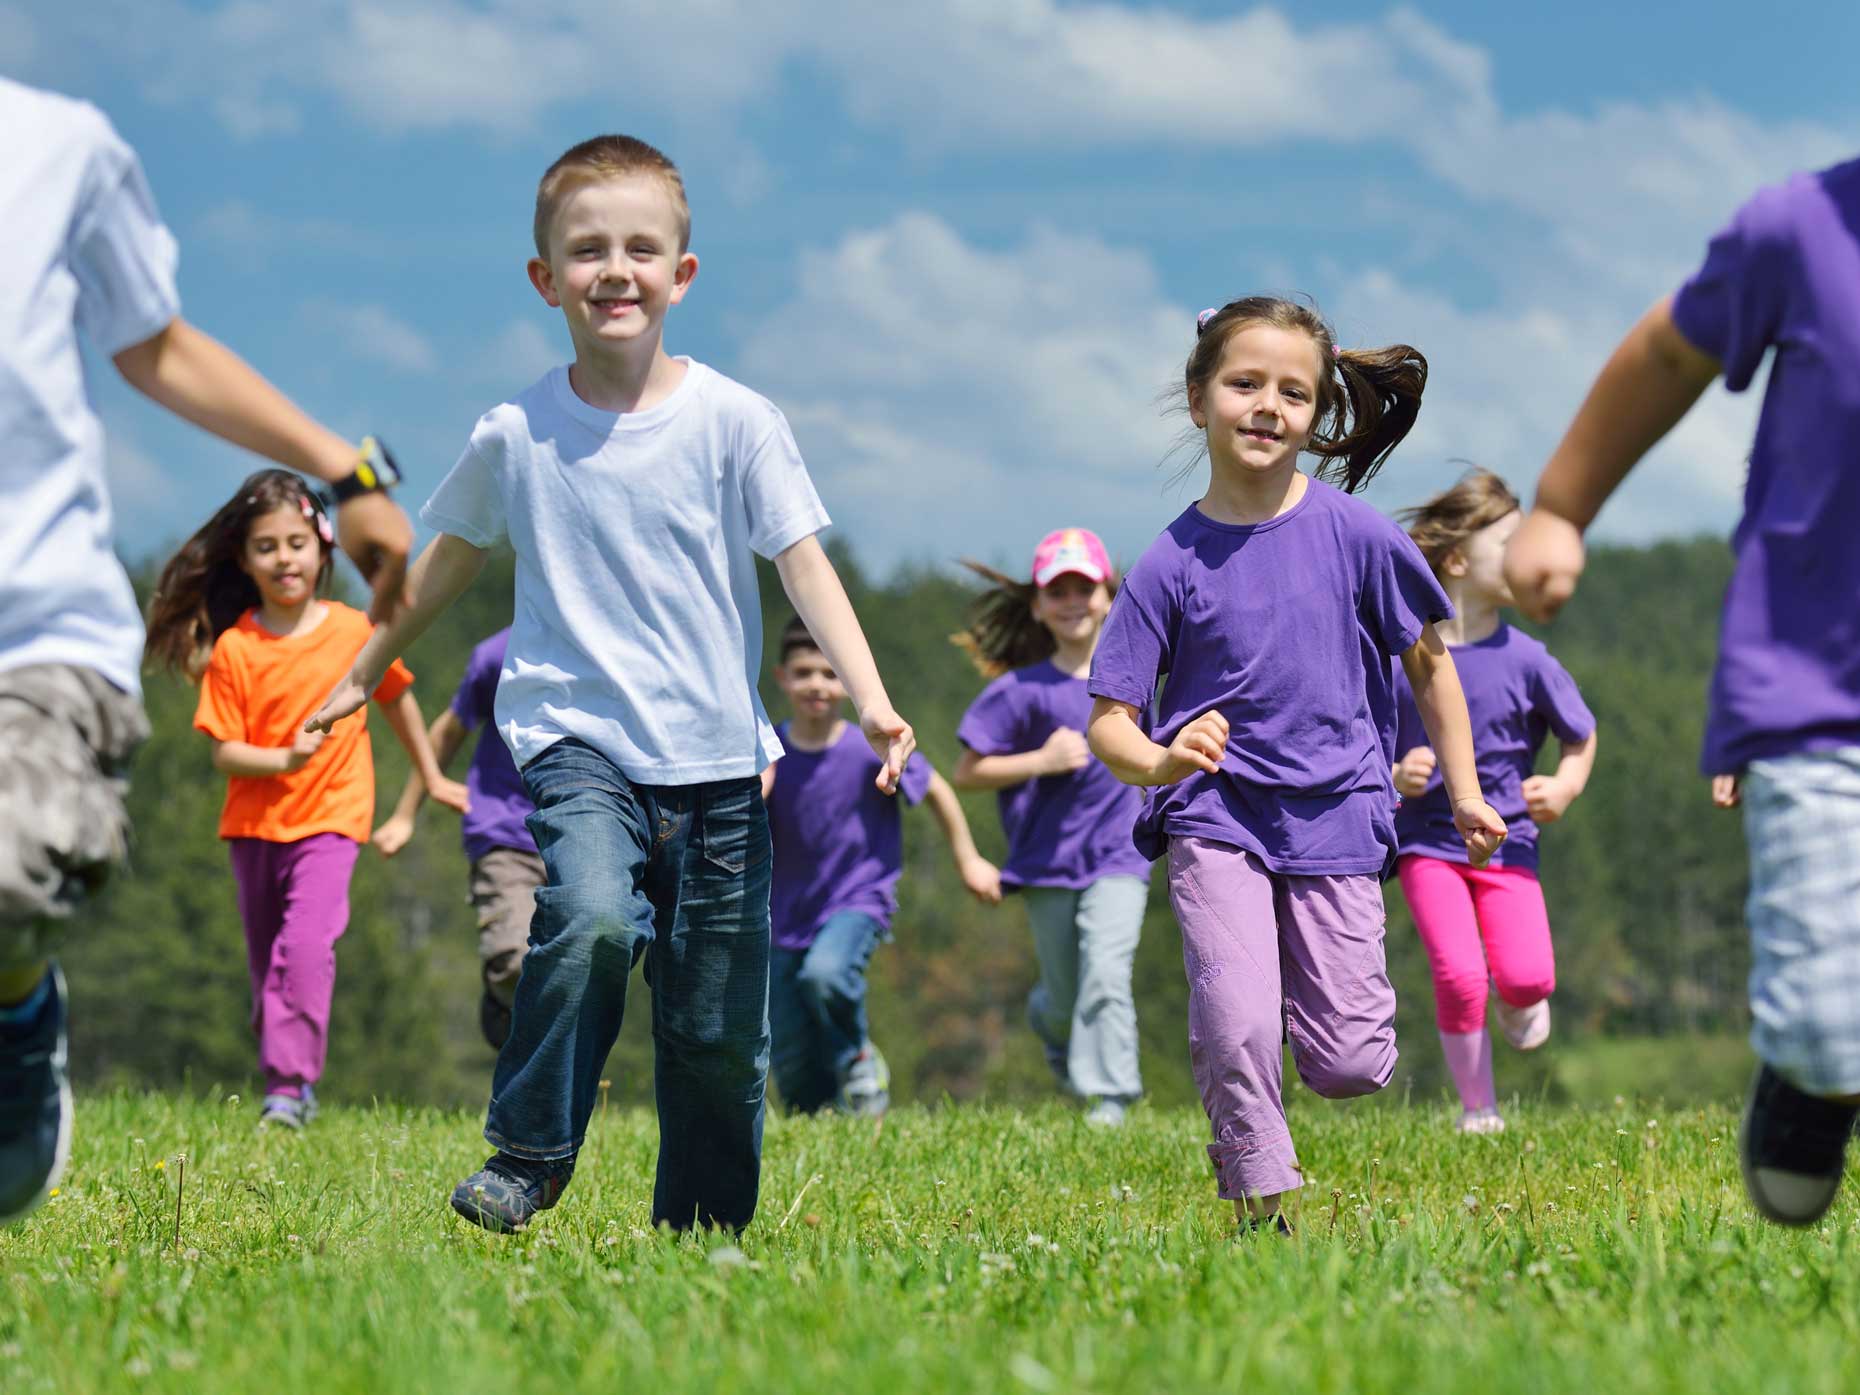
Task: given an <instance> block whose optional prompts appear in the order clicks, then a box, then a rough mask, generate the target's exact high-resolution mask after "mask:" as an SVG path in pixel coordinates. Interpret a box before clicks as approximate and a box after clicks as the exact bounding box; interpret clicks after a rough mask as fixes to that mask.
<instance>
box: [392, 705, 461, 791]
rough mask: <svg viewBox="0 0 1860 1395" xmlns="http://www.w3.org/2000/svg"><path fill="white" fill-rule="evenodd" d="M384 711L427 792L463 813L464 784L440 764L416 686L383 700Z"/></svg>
mask: <svg viewBox="0 0 1860 1395" xmlns="http://www.w3.org/2000/svg"><path fill="white" fill-rule="evenodd" d="M381 715H382V716H383V717H385V718H387V724H388V725H389V726H390V727H392V728H393V729H394V735H395V736H397V737H399V738H400V744H401V745H402V746H405V747H406V748H407V755H408V757H409V758H410V759H411V760H412V761H413V768H414V771H415V772H416V773H417V774H418V775H419V777H420V779H421V780H423V781H424V782H425V784H426V792H427V793H428V794H430V795H431V796H432V797H433V798H434V799H436V800H438V801H439V802H440V803H441V804H443V805H445V806H446V807H447V808H448V809H456V810H457V811H458V812H459V813H461V814H462V813H464V812H465V811H466V808H467V806H468V804H469V796H468V795H467V794H466V791H465V786H463V785H461V784H460V783H459V782H458V781H457V780H448V779H447V778H446V774H445V771H443V770H441V769H440V768H439V761H438V760H437V759H436V758H435V757H434V755H433V747H432V743H431V742H429V741H428V740H427V739H426V723H425V722H424V721H422V720H421V719H420V703H419V699H417V698H415V697H414V695H413V689H411V688H408V689H406V690H405V691H403V692H402V693H401V695H400V696H399V697H397V698H395V699H394V700H393V701H392V702H384V703H382V704H381Z"/></svg>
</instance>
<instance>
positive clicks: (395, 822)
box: [368, 814, 413, 857]
mask: <svg viewBox="0 0 1860 1395" xmlns="http://www.w3.org/2000/svg"><path fill="white" fill-rule="evenodd" d="M412 840H413V820H412V819H410V818H405V817H403V816H401V815H400V814H395V815H393V816H391V817H390V818H389V819H388V821H387V822H386V823H384V824H382V825H381V827H379V828H377V829H376V830H375V831H374V836H373V837H371V838H370V839H369V840H368V843H369V846H370V847H372V848H373V849H374V850H375V851H376V852H378V853H380V854H381V856H383V857H392V856H394V854H395V853H397V852H399V851H400V850H401V849H402V848H404V847H406V846H407V844H408V843H409V842H411V841H412Z"/></svg>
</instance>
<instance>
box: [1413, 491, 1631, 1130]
mask: <svg viewBox="0 0 1860 1395" xmlns="http://www.w3.org/2000/svg"><path fill="white" fill-rule="evenodd" d="M1403 518H1404V521H1405V522H1406V523H1407V525H1408V536H1409V537H1411V538H1412V539H1413V540H1414V543H1415V546H1416V547H1418V548H1420V550H1421V555H1422V556H1423V557H1425V558H1426V559H1427V562H1428V565H1429V566H1431V567H1432V568H1433V569H1434V576H1435V577H1436V578H1437V579H1438V580H1439V582H1440V584H1441V587H1442V588H1443V589H1444V590H1445V591H1446V593H1447V599H1448V600H1450V601H1451V602H1452V603H1453V610H1454V614H1453V617H1452V618H1451V619H1448V620H1443V621H1441V622H1440V623H1439V625H1438V626H1437V627H1436V628H1437V630H1438V633H1439V635H1440V637H1441V639H1442V640H1443V641H1445V643H1446V645H1447V647H1448V648H1449V649H1450V650H1452V652H1453V666H1454V668H1455V669H1457V670H1458V671H1459V676H1460V686H1461V687H1462V688H1463V689H1464V690H1465V693H1466V707H1467V711H1468V713H1469V715H1470V716H1471V718H1472V730H1473V754H1474V758H1475V761H1476V763H1477V766H1478V770H1479V788H1480V789H1481V790H1482V791H1483V792H1484V793H1485V797H1486V798H1487V799H1488V800H1490V801H1491V804H1492V807H1493V808H1494V809H1496V810H1497V811H1498V814H1499V817H1500V818H1502V819H1504V820H1505V827H1506V829H1507V830H1508V834H1509V836H1507V837H1506V839H1505V841H1504V844H1503V845H1502V846H1501V847H1500V848H1499V850H1498V851H1497V852H1496V853H1494V854H1493V856H1492V860H1491V861H1490V862H1489V863H1488V864H1487V865H1486V866H1484V867H1473V866H1470V865H1469V864H1468V862H1467V858H1466V845H1465V843H1464V842H1463V841H1462V840H1461V838H1460V836H1459V833H1458V831H1457V830H1456V829H1455V828H1454V826H1453V810H1452V808H1451V806H1450V805H1449V804H1448V803H1447V792H1446V787H1445V785H1444V783H1443V782H1442V781H1441V780H1440V778H1439V776H1438V774H1437V772H1436V770H1435V762H1434V750H1433V747H1432V746H1430V745H1429V744H1428V742H1427V733H1426V731H1425V730H1423V729H1422V726H1421V714H1420V711H1419V710H1418V709H1417V708H1416V706H1415V702H1414V691H1413V689H1412V688H1410V687H1409V685H1408V677H1407V675H1406V674H1405V673H1403V672H1401V670H1400V668H1399V666H1398V667H1397V668H1396V669H1395V671H1394V674H1395V700H1396V730H1395V751H1396V753H1398V754H1399V755H1400V759H1399V760H1398V761H1397V762H1396V764H1395V769H1394V775H1395V791H1396V793H1397V794H1399V795H1400V796H1401V797H1402V802H1401V805H1400V807H1398V808H1397V809H1396V811H1395V836H1396V839H1397V840H1398V842H1399V845H1400V846H1399V858H1398V860H1397V861H1396V864H1395V870H1396V874H1397V875H1398V876H1399V877H1400V878H1401V888H1402V893H1403V895H1405V896H1406V897H1407V898H1408V908H1409V910H1410V911H1412V912H1413V914H1414V924H1415V929H1416V931H1417V932H1418V933H1419V934H1420V937H1421V943H1422V945H1423V946H1424V947H1425V949H1426V950H1427V963H1428V967H1429V969H1430V970H1431V971H1432V973H1433V979H1434V1018H1435V1025H1436V1026H1437V1027H1438V1029H1439V1032H1440V1046H1441V1050H1442V1051H1443V1052H1444V1053H1445V1055H1446V1058H1447V1069H1448V1070H1449V1072H1451V1074H1452V1076H1453V1083H1454V1085H1455V1086H1456V1087H1457V1089H1458V1090H1459V1095H1460V1118H1459V1125H1458V1127H1459V1130H1460V1132H1462V1133H1499V1132H1502V1131H1503V1130H1504V1127H1505V1120H1504V1116H1503V1115H1501V1114H1500V1113H1499V1112H1498V1091H1497V1087H1496V1086H1495V1084H1494V1082H1493V1079H1492V1039H1491V1038H1490V1037H1489V1036H1488V1035H1487V1034H1486V1029H1485V1009H1486V995H1487V991H1488V988H1489V989H1490V990H1491V991H1492V992H1493V994H1494V995H1495V998H1496V1001H1495V1003H1494V1006H1495V1008H1496V1014H1497V1017H1498V1023H1499V1027H1500V1029H1501V1030H1502V1031H1503V1032H1504V1034H1505V1039H1506V1040H1507V1041H1509V1042H1510V1043H1511V1044H1512V1045H1513V1046H1514V1047H1516V1048H1517V1049H1518V1050H1520V1051H1532V1050H1535V1049H1536V1048H1537V1047H1539V1046H1542V1045H1543V1044H1544V1042H1545V1041H1546V1040H1548V1039H1549V1036H1550V994H1551V993H1552V992H1553V991H1555V988H1556V956H1555V953H1554V952H1553V950H1552V948H1551V944H1550V916H1549V912H1548V911H1547V910H1546V908H1545V906H1544V893H1543V887H1542V886H1540V885H1539V884H1538V881H1537V826H1538V825H1539V824H1544V823H1554V822H1556V821H1557V820H1558V819H1560V818H1562V817H1563V815H1564V814H1565V813H1566V812H1567V811H1568V809H1569V806H1570V805H1571V803H1573V802H1574V801H1575V799H1576V798H1577V796H1579V795H1580V794H1581V793H1582V791H1583V789H1584V788H1585V787H1586V786H1587V784H1588V782H1589V773H1590V771H1591V770H1592V769H1593V768H1594V765H1595V718H1594V717H1593V716H1592V715H1591V714H1590V712H1589V709H1588V706H1587V705H1586V704H1585V703H1584V702H1583V700H1582V694H1581V693H1579V692H1578V691H1577V690H1576V683H1575V680H1574V679H1572V678H1571V677H1570V676H1569V674H1568V673H1567V672H1565V671H1564V668H1563V666H1562V665H1561V664H1559V663H1558V662H1557V661H1556V660H1555V659H1553V658H1552V657H1551V656H1550V651H1549V650H1547V649H1545V648H1544V646H1543V645H1542V644H1540V643H1539V642H1538V641H1537V640H1535V639H1532V638H1531V637H1530V636H1529V635H1527V634H1524V633H1522V632H1521V631H1519V630H1516V629H1513V628H1512V627H1511V626H1510V625H1507V624H1505V623H1504V621H1503V620H1502V619H1501V618H1500V616H1499V610H1500V608H1501V607H1503V606H1506V605H1509V604H1510V603H1511V591H1510V588H1509V587H1507V586H1506V585H1505V577H1504V570H1503V567H1504V557H1505V544H1506V543H1507V542H1508V541H1509V540H1510V538H1511V535H1512V534H1513V533H1514V532H1516V531H1517V528H1518V525H1519V523H1520V522H1522V521H1523V520H1522V517H1521V516H1520V514H1519V512H1518V499H1517V496H1516V495H1514V494H1513V493H1512V492H1511V490H1510V489H1509V488H1507V487H1506V485H1505V482H1504V481H1503V480H1501V479H1500V478H1499V477H1498V476H1497V475H1495V474H1493V473H1492V472H1491V471H1490V470H1479V469H1475V470H1473V471H1471V472H1470V473H1468V474H1467V475H1466V476H1465V478H1463V479H1461V480H1460V482H1459V483H1458V484H1456V485H1454V486H1453V488H1451V489H1449V490H1446V491H1445V492H1443V493H1441V494H1437V495H1435V496H1434V497H1433V498H1432V499H1429V500H1428V501H1427V502H1426V503H1425V504H1422V505H1420V506H1419V507H1418V508H1413V509H1409V510H1407V512H1406V513H1405V514H1404V515H1403ZM1552 731H1554V732H1555V733H1556V735H1557V738H1558V739H1559V740H1560V741H1561V742H1562V743H1563V753H1562V758H1561V760H1560V761H1559V762H1558V764H1557V768H1556V771H1555V773H1554V774H1550V775H1539V774H1536V773H1535V771H1536V764H1537V752H1538V749H1539V748H1540V747H1541V746H1542V745H1543V744H1544V740H1545V738H1546V737H1547V736H1548V735H1549V734H1550V733H1551V732H1552Z"/></svg>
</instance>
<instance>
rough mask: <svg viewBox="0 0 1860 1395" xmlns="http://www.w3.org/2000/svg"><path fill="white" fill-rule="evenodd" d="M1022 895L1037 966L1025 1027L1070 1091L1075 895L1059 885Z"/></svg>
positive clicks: (1073, 1086) (1076, 965)
mask: <svg viewBox="0 0 1860 1395" xmlns="http://www.w3.org/2000/svg"><path fill="white" fill-rule="evenodd" d="M1020 896H1021V899H1022V900H1023V901H1025V902H1026V904H1027V923H1028V924H1029V925H1030V926H1032V928H1033V955H1034V959H1035V961H1036V962H1037V963H1038V964H1039V966H1040V977H1039V980H1038V982H1036V983H1035V984H1034V985H1033V991H1032V992H1030V993H1029V994H1028V995H1027V1025H1028V1026H1030V1027H1032V1028H1033V1034H1034V1035H1035V1036H1036V1037H1038V1038H1039V1039H1040V1046H1041V1049H1042V1050H1044V1051H1045V1053H1046V1064H1047V1067H1048V1068H1049V1069H1050V1070H1051V1071H1052V1072H1053V1078H1054V1079H1055V1080H1057V1081H1058V1082H1059V1084H1060V1087H1061V1088H1062V1089H1066V1090H1074V1089H1076V1088H1077V1086H1076V1084H1075V1083H1074V1081H1073V1079H1072V1071H1071V1062H1070V1056H1071V1039H1072V1014H1073V1009H1074V1007H1075V1006H1076V1004H1077V1002H1078V991H1079V930H1078V905H1079V893H1078V892H1076V891H1073V890H1070V889H1069V888H1067V887H1063V886H1030V887H1026V888H1023V889H1022V891H1021V893H1020Z"/></svg>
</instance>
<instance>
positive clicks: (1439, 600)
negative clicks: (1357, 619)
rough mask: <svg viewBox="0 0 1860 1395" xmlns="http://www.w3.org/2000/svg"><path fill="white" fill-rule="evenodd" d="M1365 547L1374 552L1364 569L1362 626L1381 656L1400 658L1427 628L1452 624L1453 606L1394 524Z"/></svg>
mask: <svg viewBox="0 0 1860 1395" xmlns="http://www.w3.org/2000/svg"><path fill="white" fill-rule="evenodd" d="M1384 521H1385V522H1386V520H1384ZM1365 541H1366V544H1367V545H1368V546H1369V547H1371V548H1372V549H1374V551H1372V552H1371V555H1370V556H1369V557H1368V558H1366V559H1365V566H1364V569H1363V599H1362V605H1361V610H1360V613H1361V616H1362V620H1363V624H1364V626H1365V627H1366V628H1367V629H1368V631H1369V633H1370V634H1371V635H1373V636H1375V639H1376V642H1377V643H1378V644H1380V645H1381V646H1382V652H1383V653H1385V654H1388V655H1390V656H1394V655H1399V654H1402V653H1404V652H1406V651H1407V650H1408V649H1410V648H1412V647H1413V646H1414V643H1415V641H1416V640H1418V639H1420V637H1421V631H1422V630H1424V629H1425V628H1426V627H1427V626H1428V625H1430V624H1436V623H1438V622H1439V621H1442V620H1446V619H1448V618H1450V617H1451V616H1452V614H1453V605H1452V602H1450V601H1449V600H1448V599H1447V593H1446V592H1445V591H1443V590H1441V589H1440V582H1439V581H1438V580H1437V579H1436V578H1435V576H1434V571H1433V568H1432V567H1430V566H1428V565H1427V559H1426V558H1425V557H1423V556H1422V555H1421V549H1420V548H1418V547H1416V546H1415V545H1414V540H1413V539H1412V538H1410V537H1409V536H1408V535H1407V534H1406V533H1404V532H1402V531H1401V529H1399V528H1397V527H1396V526H1395V525H1394V524H1393V523H1387V526H1386V527H1385V528H1384V529H1382V530H1380V536H1373V535H1372V536H1371V537H1369V538H1368V539H1366V540H1365Z"/></svg>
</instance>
